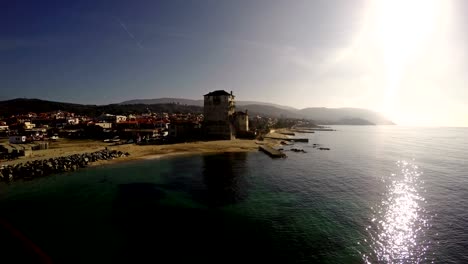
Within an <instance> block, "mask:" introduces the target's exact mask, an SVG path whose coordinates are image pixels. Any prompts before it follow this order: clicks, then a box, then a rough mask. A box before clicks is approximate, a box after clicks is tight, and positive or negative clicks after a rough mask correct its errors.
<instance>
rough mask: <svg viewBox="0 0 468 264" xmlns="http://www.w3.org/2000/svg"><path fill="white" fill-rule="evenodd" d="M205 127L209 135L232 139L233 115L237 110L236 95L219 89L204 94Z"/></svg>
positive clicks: (210, 136)
mask: <svg viewBox="0 0 468 264" xmlns="http://www.w3.org/2000/svg"><path fill="white" fill-rule="evenodd" d="M204 99H205V103H204V128H205V133H206V135H207V137H209V138H216V139H232V138H233V137H234V127H233V115H234V113H235V111H236V106H235V102H234V95H233V94H232V92H231V93H228V92H226V91H224V90H217V91H214V92H211V93H208V94H205V95H204Z"/></svg>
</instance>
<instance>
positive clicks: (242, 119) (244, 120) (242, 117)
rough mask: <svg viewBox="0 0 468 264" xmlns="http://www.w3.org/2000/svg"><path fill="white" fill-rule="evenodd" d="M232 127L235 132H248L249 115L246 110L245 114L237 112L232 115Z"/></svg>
mask: <svg viewBox="0 0 468 264" xmlns="http://www.w3.org/2000/svg"><path fill="white" fill-rule="evenodd" d="M234 126H235V128H236V131H237V132H248V131H249V115H248V112H247V110H245V112H241V111H238V112H236V113H235V114H234Z"/></svg>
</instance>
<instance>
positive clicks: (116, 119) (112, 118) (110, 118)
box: [97, 114, 127, 123]
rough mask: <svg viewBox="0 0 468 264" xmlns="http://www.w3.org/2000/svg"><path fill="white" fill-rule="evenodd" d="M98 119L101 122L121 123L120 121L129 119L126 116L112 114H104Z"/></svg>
mask: <svg viewBox="0 0 468 264" xmlns="http://www.w3.org/2000/svg"><path fill="white" fill-rule="evenodd" d="M97 119H98V121H100V122H106V123H120V122H125V121H127V117H126V116H121V115H111V114H102V115H100V116H99V117H98V118H97Z"/></svg>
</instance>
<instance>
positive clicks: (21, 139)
mask: <svg viewBox="0 0 468 264" xmlns="http://www.w3.org/2000/svg"><path fill="white" fill-rule="evenodd" d="M8 141H9V142H10V144H23V143H26V136H10V138H9V140H8Z"/></svg>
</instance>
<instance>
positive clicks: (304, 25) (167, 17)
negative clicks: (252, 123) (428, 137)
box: [0, 0, 468, 126]
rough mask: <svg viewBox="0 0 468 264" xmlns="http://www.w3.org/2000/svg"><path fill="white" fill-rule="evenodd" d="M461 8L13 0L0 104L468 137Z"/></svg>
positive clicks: (448, 3)
mask: <svg viewBox="0 0 468 264" xmlns="http://www.w3.org/2000/svg"><path fill="white" fill-rule="evenodd" d="M467 30H468V1H463V0H353V1H349V0H315V1H309V0H295V1H288V0H282V1H279V0H251V1H247V0H238V1H217V0H196V1H195V0H192V1H191V0H184V1H182V0H180V1H179V0H170V1H120V0H113V1H79V0H77V1H47V0H44V1H21V0H16V1H8V2H3V3H2V4H1V8H0V100H2V99H11V98H18V97H26V98H40V99H46V100H54V101H64V102H74V103H85V104H108V103H118V102H122V101H125V100H130V99H145V98H146V99H149V98H160V97H179V98H189V99H202V95H203V94H206V93H208V92H210V91H213V90H218V89H224V90H226V91H231V90H232V91H233V92H234V94H235V95H236V99H238V100H255V101H264V102H272V103H278V104H282V105H289V106H293V107H296V108H305V107H359V108H368V109H372V110H375V111H378V112H381V113H383V114H384V115H386V116H387V117H388V118H390V119H391V120H393V121H394V122H396V123H398V124H402V125H424V126H468V89H467V87H465V85H466V83H468V74H467V73H468V54H467V49H468V45H467V44H468V32H467Z"/></svg>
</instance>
